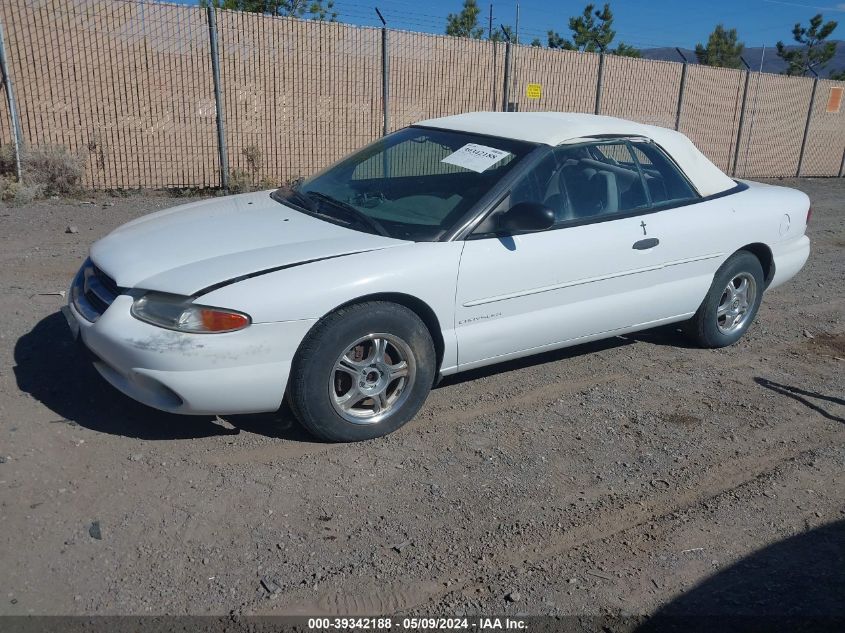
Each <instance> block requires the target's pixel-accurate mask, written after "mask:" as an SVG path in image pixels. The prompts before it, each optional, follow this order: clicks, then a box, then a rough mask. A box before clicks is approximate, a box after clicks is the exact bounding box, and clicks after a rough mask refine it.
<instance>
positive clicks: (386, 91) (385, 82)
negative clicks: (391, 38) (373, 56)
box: [381, 27, 390, 136]
mask: <svg viewBox="0 0 845 633" xmlns="http://www.w3.org/2000/svg"><path fill="white" fill-rule="evenodd" d="M381 100H382V110H383V112H382V115H383V121H382V134H384V135H385V136H387V133H388V132H389V130H390V57H389V56H388V48H387V27H383V28H382V29H381Z"/></svg>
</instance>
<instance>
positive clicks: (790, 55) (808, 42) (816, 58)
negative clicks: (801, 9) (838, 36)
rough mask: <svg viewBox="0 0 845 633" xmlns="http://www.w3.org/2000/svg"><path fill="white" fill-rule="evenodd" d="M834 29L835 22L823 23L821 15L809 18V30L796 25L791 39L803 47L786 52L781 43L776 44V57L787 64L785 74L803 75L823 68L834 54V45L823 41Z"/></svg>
mask: <svg viewBox="0 0 845 633" xmlns="http://www.w3.org/2000/svg"><path fill="white" fill-rule="evenodd" d="M835 29H836V22H835V21H834V20H830V21H829V22H824V18H822V14H821V13H817V14H816V15H814V16H813V17H812V18H810V27H809V28H806V29H805V28H804V27H803V26H801V24H800V23H798V24H796V25H795V27H794V28H793V29H792V38H793V39H794V40H795V41H796V42H798V43H799V44H802V45H803V47H801V48H793V49H792V50H788V49H787V48H786V46H785V45H784V43H783V42H778V44H777V48H778V57H780V58H781V59H782V60H783V61H785V62H786V63H787V64H788V67H787V69H786V71H785V74H787V75H803V74H804V73H806V72H807V71H808V70H812V71H817V70H821V69H822V68H824V67H825V66H826V65H827V63H828V62H829V61H830V59H831V58H832V57H833V55H834V54H835V53H836V43H835V42H826V41H825V40H826V39H827V38H828V37H829V36H830V34H831V33H833V31H834V30H835Z"/></svg>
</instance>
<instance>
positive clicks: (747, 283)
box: [686, 251, 764, 348]
mask: <svg viewBox="0 0 845 633" xmlns="http://www.w3.org/2000/svg"><path fill="white" fill-rule="evenodd" d="M763 286H764V277H763V267H762V266H761V265H760V260H758V259H757V257H755V256H754V255H753V254H751V253H749V252H748V251H738V252H737V253H734V254H733V255H731V256H730V257H729V258H728V259H727V261H726V262H725V263H724V264H722V266H721V267H720V268H719V270H718V271H716V274H715V276H714V277H713V284H712V285H711V286H710V290H709V292H708V293H707V296H706V297H705V298H704V301H703V302H702V303H701V306H699V308H698V311H697V312H696V313H695V316H694V317H693V318H692V319H691V320H690V321H689V323H688V324H687V327H686V333H687V335H688V336H689V337H690V338H691V339H692V340H693V341H695V342H696V343H698V344H699V345H701V346H702V347H711V348H712V347H726V346H727V345H732V344H733V343H736V342H737V341H738V340H739V339H740V337H742V335H743V334H745V332H746V330H748V328H749V326H750V325H751V323H752V321H754V317H756V316H757V310H758V309H759V308H760V301H761V300H762V298H763Z"/></svg>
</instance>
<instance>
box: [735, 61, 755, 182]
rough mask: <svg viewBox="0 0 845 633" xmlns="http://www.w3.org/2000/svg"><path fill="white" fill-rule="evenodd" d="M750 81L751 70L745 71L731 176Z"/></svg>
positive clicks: (737, 162)
mask: <svg viewBox="0 0 845 633" xmlns="http://www.w3.org/2000/svg"><path fill="white" fill-rule="evenodd" d="M750 81H751V71H750V70H746V71H745V87H744V88H743V89H742V105H741V106H740V107H739V125H738V126H737V129H736V147H735V148H734V165H733V169H732V170H731V176H736V166H737V164H739V142H740V140H741V139H742V126H743V124H744V123H745V102H746V101H747V100H748V84H749V82H750Z"/></svg>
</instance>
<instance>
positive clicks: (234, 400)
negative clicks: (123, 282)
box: [66, 295, 315, 414]
mask: <svg viewBox="0 0 845 633" xmlns="http://www.w3.org/2000/svg"><path fill="white" fill-rule="evenodd" d="M131 306H132V298H131V297H129V296H127V295H119V296H118V297H117V298H116V299H115V300H114V302H113V303H112V304H111V306H109V308H108V309H107V310H106V311H105V312H104V313H103V314H102V316H100V318H99V319H97V321H96V322H94V323H92V322H90V321H87V320H86V319H84V318H83V317H82V316H81V315H80V314H79V312H78V311H77V310H76V308H75V307H74V306H73V304H72V303H71V305H69V306H67V309H66V316H68V314H67V312H68V311H69V313H70V318H72V319H73V320H74V321H75V322H76V324H77V325H78V327H79V338H80V340H81V342H82V343H83V344H84V345H85V347H86V348H87V349H88V350H89V351H90V352H91V353H92V354H93V356H94V367H95V368H96V369H97V371H98V372H99V373H100V375H101V376H103V378H105V379H106V380H107V381H108V382H109V383H111V384H112V385H113V386H114V387H116V388H117V389H118V390H120V391H121V392H123V393H124V394H126V395H127V396H129V397H130V398H132V399H134V400H137V401H139V402H142V403H143V404H146V405H148V406H151V407H155V408H156V409H161V410H163V411H169V412H172V413H183V414H235V413H260V412H266V411H275V410H277V409H278V408H279V406H280V405H281V403H282V398H283V397H284V393H285V388H286V386H287V381H288V375H289V374H290V368H291V363H292V361H293V356H294V354H295V353H296V349H297V348H298V347H299V344H300V342H301V341H302V339H303V338H304V337H305V335H306V334H307V332H308V330H309V329H310V328H311V326H312V325H313V324H314V322H315V320H299V321H279V322H275V323H254V324H252V325H250V326H249V327H247V328H245V329H243V330H239V331H237V332H229V333H223V334H188V333H184V332H175V331H172V330H165V329H162V328H159V327H156V326H154V325H150V324H148V323H144V322H142V321H139V320H138V319H136V318H134V317H133V316H132V315H131V314H130V313H129V309H130V307H131ZM71 329H73V326H71Z"/></svg>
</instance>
